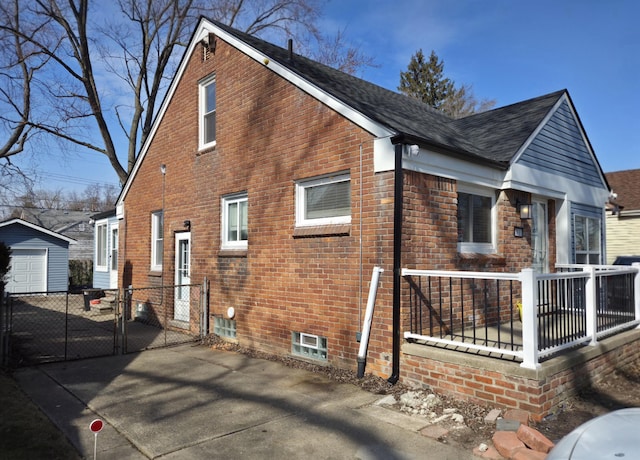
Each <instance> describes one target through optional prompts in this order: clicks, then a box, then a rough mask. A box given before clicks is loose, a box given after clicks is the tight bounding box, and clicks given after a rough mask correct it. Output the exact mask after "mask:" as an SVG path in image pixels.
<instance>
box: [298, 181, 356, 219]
mask: <svg viewBox="0 0 640 460" xmlns="http://www.w3.org/2000/svg"><path fill="white" fill-rule="evenodd" d="M338 182H351V176H350V174H349V173H342V174H336V175H331V176H323V177H317V178H314V179H306V180H300V181H297V182H296V227H312V226H318V225H335V224H350V223H351V213H349V215H347V216H336V217H326V218H318V219H305V217H304V216H305V214H306V204H307V203H306V201H305V195H304V192H305V189H306V188H307V187H315V186H318V185H326V184H334V183H338Z"/></svg>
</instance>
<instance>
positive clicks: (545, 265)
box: [531, 200, 549, 273]
mask: <svg viewBox="0 0 640 460" xmlns="http://www.w3.org/2000/svg"><path fill="white" fill-rule="evenodd" d="M531 204H532V210H531V211H532V213H531V250H532V260H533V264H532V268H533V269H534V270H535V271H537V272H539V273H547V272H548V271H549V226H548V225H547V203H546V202H544V201H536V200H533V201H532V203H531Z"/></svg>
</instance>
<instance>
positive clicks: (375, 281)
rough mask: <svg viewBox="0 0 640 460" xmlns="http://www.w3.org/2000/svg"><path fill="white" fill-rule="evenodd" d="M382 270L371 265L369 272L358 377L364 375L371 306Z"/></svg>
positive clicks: (374, 299)
mask: <svg viewBox="0 0 640 460" xmlns="http://www.w3.org/2000/svg"><path fill="white" fill-rule="evenodd" d="M383 271H384V269H383V268H381V267H373V273H372V274H371V284H370V285H369V298H368V299H367V309H366V311H365V313H364V323H363V324H362V337H361V339H360V349H359V350H358V378H360V379H361V378H362V377H364V367H365V364H366V362H367V347H368V346H369V334H370V333H371V321H372V319H373V307H374V306H375V304H376V294H377V293H378V281H379V280H380V274H381V273H382V272H383Z"/></svg>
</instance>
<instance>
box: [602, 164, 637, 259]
mask: <svg viewBox="0 0 640 460" xmlns="http://www.w3.org/2000/svg"><path fill="white" fill-rule="evenodd" d="M605 176H606V178H607V182H609V186H610V187H611V192H612V196H611V198H612V199H611V202H610V203H609V206H608V208H609V212H608V213H607V221H606V222H607V263H613V261H614V260H615V259H616V257H618V256H631V255H635V256H637V255H640V169H628V170H624V171H616V172H610V173H606V174H605Z"/></svg>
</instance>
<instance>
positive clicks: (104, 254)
mask: <svg viewBox="0 0 640 460" xmlns="http://www.w3.org/2000/svg"><path fill="white" fill-rule="evenodd" d="M101 229H104V235H103V241H102V243H103V247H102V248H100V231H101ZM108 238H109V235H108V232H107V221H106V220H105V221H101V222H96V271H99V272H106V271H107V267H108V266H109V263H108V259H109V256H108V254H109V248H108V246H109V244H108ZM100 253H102V262H103V263H102V264H100Z"/></svg>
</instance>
